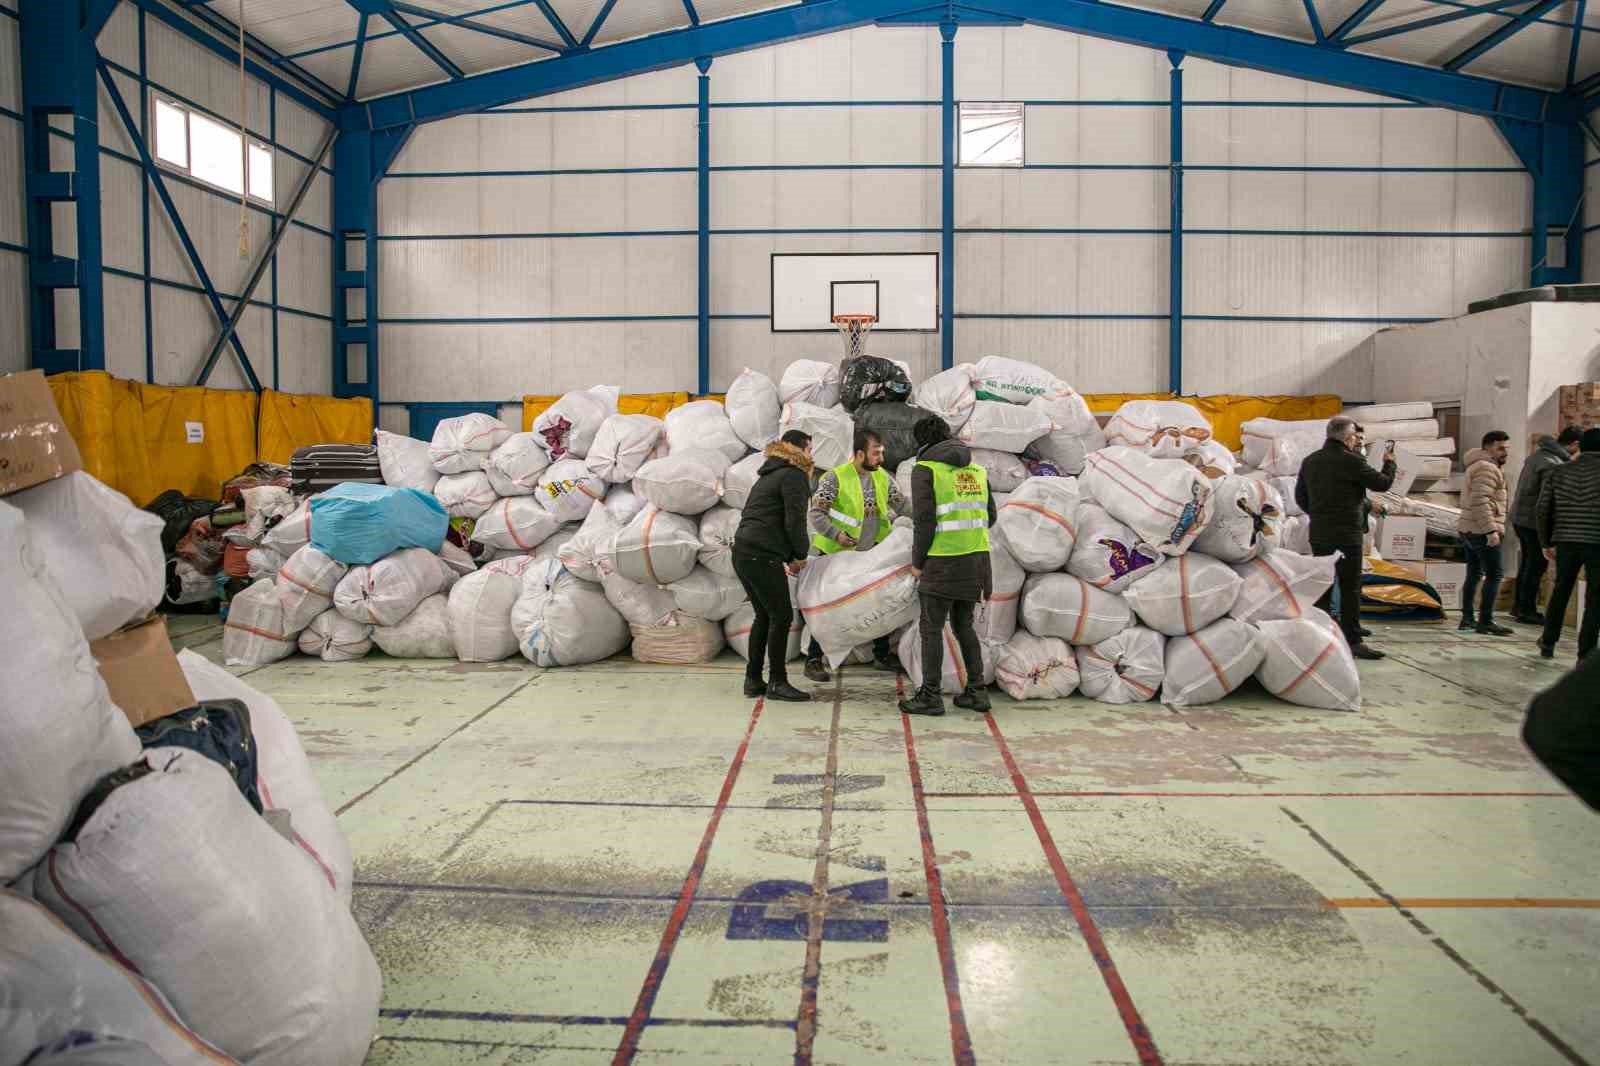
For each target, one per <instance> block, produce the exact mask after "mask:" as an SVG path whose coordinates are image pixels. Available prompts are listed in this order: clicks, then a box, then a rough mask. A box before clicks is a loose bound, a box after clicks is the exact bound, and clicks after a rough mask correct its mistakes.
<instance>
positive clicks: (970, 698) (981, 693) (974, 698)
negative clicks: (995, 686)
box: [952, 685, 989, 714]
mask: <svg viewBox="0 0 1600 1066" xmlns="http://www.w3.org/2000/svg"><path fill="white" fill-rule="evenodd" d="M952 702H953V703H954V704H955V705H956V706H957V707H960V708H961V709H963V710H967V711H980V712H982V713H984V714H988V713H989V690H988V689H986V688H984V687H983V686H981V685H968V686H967V689H966V691H965V692H963V693H962V694H961V695H959V696H957V697H956V698H955V699H954V700H953V701H952Z"/></svg>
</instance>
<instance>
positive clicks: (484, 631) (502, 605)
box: [450, 555, 537, 663]
mask: <svg viewBox="0 0 1600 1066" xmlns="http://www.w3.org/2000/svg"><path fill="white" fill-rule="evenodd" d="M534 565H537V564H536V563H535V562H534V560H533V559H532V558H530V557H529V556H526V555H517V556H513V557H512V558H509V559H499V560H496V561H495V562H492V563H490V564H489V565H488V566H485V567H484V568H483V569H482V570H479V571H478V572H477V573H476V574H469V575H468V576H466V577H464V578H462V579H461V580H460V581H457V582H456V584H455V587H454V588H452V589H451V590H450V637H451V640H452V641H453V642H454V643H455V646H456V658H458V659H460V660H461V661H462V662H464V663H497V662H499V661H500V660H502V659H509V658H510V657H511V656H513V655H515V654H516V653H517V636H516V634H515V633H513V632H512V631H511V608H512V607H513V606H514V605H515V604H516V602H517V598H518V597H520V596H521V595H522V575H523V573H525V572H526V571H527V569H528V567H530V566H534Z"/></svg>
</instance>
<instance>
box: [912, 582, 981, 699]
mask: <svg viewBox="0 0 1600 1066" xmlns="http://www.w3.org/2000/svg"><path fill="white" fill-rule="evenodd" d="M919 595H920V598H921V600H922V619H921V621H920V622H919V623H918V626H917V628H918V629H919V631H920V633H921V637H922V691H923V692H938V691H939V678H940V676H941V675H942V674H943V673H944V624H945V622H946V621H947V620H948V621H949V623H950V629H951V631H952V632H954V633H955V637H956V643H957V644H959V645H960V646H961V661H962V662H963V663H965V664H966V667H967V684H968V686H969V687H977V688H981V687H982V686H983V649H982V648H981V647H980V646H979V644H978V630H977V629H976V628H975V627H974V626H973V624H972V620H973V616H974V615H975V614H976V613H977V610H978V604H977V601H976V600H947V599H945V598H944V597H943V596H931V595H929V594H928V593H926V592H924V593H920V594H919Z"/></svg>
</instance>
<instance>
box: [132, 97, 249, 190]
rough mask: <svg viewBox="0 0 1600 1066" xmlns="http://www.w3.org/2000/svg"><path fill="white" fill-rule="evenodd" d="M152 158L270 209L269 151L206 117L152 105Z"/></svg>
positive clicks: (166, 104) (167, 104) (159, 102)
mask: <svg viewBox="0 0 1600 1066" xmlns="http://www.w3.org/2000/svg"><path fill="white" fill-rule="evenodd" d="M155 133H156V144H155V153H154V154H155V157H156V160H157V161H158V162H159V163H161V165H162V166H165V167H167V168H168V169H171V170H176V171H178V172H180V173H183V174H187V175H189V176H190V177H191V178H194V179H195V180H196V181H201V182H204V183H205V184H207V185H212V186H215V187H216V188H218V189H221V190H222V191H224V192H227V193H231V194H233V195H234V196H238V195H239V194H240V193H245V192H246V189H247V188H248V192H247V193H246V195H248V196H249V197H250V199H252V200H258V201H260V202H261V203H264V204H266V205H268V206H269V207H270V206H271V205H272V148H271V146H270V145H266V144H262V143H261V142H260V141H256V140H249V139H241V138H240V136H239V131H238V130H237V129H235V128H234V127H232V126H228V125H225V124H224V123H221V122H218V121H217V120H216V119H214V118H212V117H211V116H210V115H206V114H203V113H201V112H199V111H196V110H194V109H193V108H189V107H185V106H184V105H182V104H180V103H177V102H175V101H172V100H168V99H165V98H163V97H159V96H158V97H156V100H155Z"/></svg>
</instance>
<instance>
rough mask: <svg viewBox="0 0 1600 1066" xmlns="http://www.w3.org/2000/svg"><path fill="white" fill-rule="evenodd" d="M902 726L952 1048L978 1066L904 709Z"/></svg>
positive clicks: (959, 1065) (961, 1064)
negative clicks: (973, 1050)
mask: <svg viewBox="0 0 1600 1066" xmlns="http://www.w3.org/2000/svg"><path fill="white" fill-rule="evenodd" d="M894 691H895V695H896V696H897V697H898V696H902V695H904V693H905V683H904V682H903V681H902V680H901V679H900V678H899V677H896V678H895V679H894ZM900 728H901V729H902V730H903V731H904V732H905V738H906V763H907V765H908V766H909V767H910V768H911V798H912V799H913V800H914V801H915V802H916V808H917V830H918V832H919V833H920V834H921V836H922V871H923V874H924V875H925V876H926V877H927V879H928V906H929V908H930V910H931V912H932V915H933V941H934V943H935V944H936V945H937V946H938V948H939V969H940V971H941V972H942V973H943V974H944V997H945V1004H946V1006H947V1007H948V1008H949V1011H950V1050H951V1051H952V1052H953V1053H954V1055H955V1062H956V1066H976V1063H977V1061H978V1060H977V1059H976V1058H974V1057H973V1054H972V1036H971V1034H969V1033H968V1032H967V1012H966V1011H965V1009H963V1008H962V1006H961V977H960V975H959V974H957V972H956V953H955V948H954V947H953V946H952V945H951V942H950V916H949V914H948V913H947V912H946V911H945V904H944V883H943V881H942V880H941V879H940V877H939V862H938V859H937V858H935V852H934V850H933V830H932V828H931V827H930V826H929V825H928V805H927V803H926V802H924V799H923V797H924V793H923V791H922V767H921V765H920V764H919V763H918V762H917V744H916V741H915V740H913V739H912V737H911V718H910V716H908V715H907V714H906V713H905V712H904V711H901V712H900Z"/></svg>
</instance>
